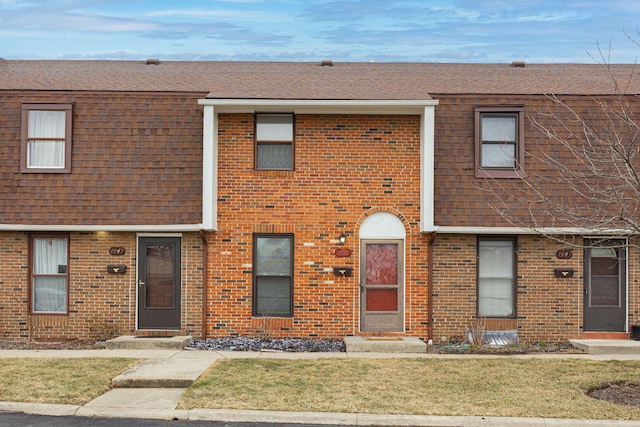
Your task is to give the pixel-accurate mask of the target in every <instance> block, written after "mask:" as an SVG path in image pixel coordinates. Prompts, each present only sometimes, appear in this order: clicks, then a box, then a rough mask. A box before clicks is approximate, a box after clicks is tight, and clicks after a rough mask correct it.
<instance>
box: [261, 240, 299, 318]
mask: <svg viewBox="0 0 640 427" xmlns="http://www.w3.org/2000/svg"><path fill="white" fill-rule="evenodd" d="M253 257H254V263H253V314H254V316H268V317H290V316H292V315H293V236H292V235H282V234H271V235H269V234H265V235H258V234H257V235H254V237H253Z"/></svg>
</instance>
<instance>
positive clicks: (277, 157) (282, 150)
mask: <svg viewBox="0 0 640 427" xmlns="http://www.w3.org/2000/svg"><path fill="white" fill-rule="evenodd" d="M255 151H256V154H255V159H256V160H255V167H256V169H258V170H293V114H256V150H255Z"/></svg>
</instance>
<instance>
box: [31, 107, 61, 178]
mask: <svg viewBox="0 0 640 427" xmlns="http://www.w3.org/2000/svg"><path fill="white" fill-rule="evenodd" d="M71 116H72V114H71V104H23V106H22V142H21V144H22V148H21V156H20V170H21V172H49V173H69V172H71V129H72V127H71Z"/></svg>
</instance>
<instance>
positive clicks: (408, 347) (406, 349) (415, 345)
mask: <svg viewBox="0 0 640 427" xmlns="http://www.w3.org/2000/svg"><path fill="white" fill-rule="evenodd" d="M344 343H345V345H346V348H347V353H360V352H368V353H426V352H427V344H426V343H425V342H424V341H422V340H421V339H420V338H415V337H388V338H385V337H370V338H367V337H345V338H344Z"/></svg>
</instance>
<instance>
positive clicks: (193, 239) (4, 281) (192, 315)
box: [0, 232, 203, 339]
mask: <svg viewBox="0 0 640 427" xmlns="http://www.w3.org/2000/svg"><path fill="white" fill-rule="evenodd" d="M28 242H29V237H28V234H27V233H2V234H0V255H1V257H0V259H1V260H2V261H1V262H0V338H4V339H76V338H83V339H102V338H105V337H106V336H107V335H109V334H110V333H118V334H131V333H135V313H136V308H135V307H136V235H135V234H134V233H113V232H109V233H107V232H97V233H84V232H82V233H77V232H74V233H70V243H69V249H70V261H69V313H68V315H40V314H30V313H29V267H28V265H29V254H28ZM114 246H121V247H124V248H125V249H126V254H125V255H124V256H112V255H110V254H109V248H111V247H114ZM202 248H203V244H202V241H201V239H200V236H199V235H198V234H197V233H185V234H183V236H182V255H183V256H182V308H183V309H182V320H181V323H182V327H181V329H182V332H183V333H185V334H191V335H194V336H201V333H202V295H203V293H202V283H203V281H202V278H203V275H202V266H203V263H202V261H203V258H202ZM109 264H124V265H126V266H127V272H126V274H109V273H107V265H109Z"/></svg>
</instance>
